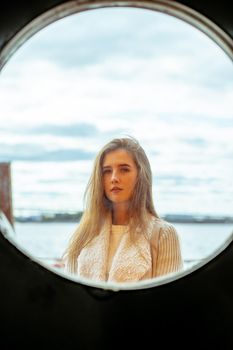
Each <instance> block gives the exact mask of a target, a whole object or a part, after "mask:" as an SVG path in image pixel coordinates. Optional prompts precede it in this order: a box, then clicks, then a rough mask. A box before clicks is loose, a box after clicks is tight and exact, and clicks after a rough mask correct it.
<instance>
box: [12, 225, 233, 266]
mask: <svg viewBox="0 0 233 350" xmlns="http://www.w3.org/2000/svg"><path fill="white" fill-rule="evenodd" d="M173 225H174V226H175V228H176V230H177V232H178V235H179V238H180V243H181V251H182V257H183V261H184V265H185V267H189V266H192V265H194V264H196V263H198V262H199V261H201V260H204V259H208V257H209V256H211V255H212V254H213V253H214V252H215V251H216V250H218V249H220V250H221V247H222V246H224V245H225V242H226V241H227V240H229V239H230V237H231V236H232V233H233V224H209V223H208V224H207V223H194V224H190V223H173ZM77 226H78V223H75V222H62V223H59V222H52V223H19V222H16V223H15V242H16V244H17V245H18V247H19V248H22V249H23V251H24V252H26V254H28V255H29V256H34V257H36V258H38V259H41V260H42V261H43V262H45V263H46V262H47V263H48V264H50V263H53V262H54V261H56V260H59V259H60V258H61V256H62V254H63V252H64V250H65V248H66V246H67V244H68V241H69V238H70V237H71V235H72V233H73V232H74V230H75V228H76V227H77Z"/></svg>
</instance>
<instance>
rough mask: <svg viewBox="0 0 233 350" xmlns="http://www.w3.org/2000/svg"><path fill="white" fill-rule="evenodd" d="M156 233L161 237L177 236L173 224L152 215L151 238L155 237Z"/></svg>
mask: <svg viewBox="0 0 233 350" xmlns="http://www.w3.org/2000/svg"><path fill="white" fill-rule="evenodd" d="M157 235H159V236H160V238H161V237H168V236H177V231H176V229H175V227H174V226H173V224H171V223H170V222H168V221H166V220H164V219H161V218H156V217H152V232H151V238H152V239H153V238H155V237H156V236H157Z"/></svg>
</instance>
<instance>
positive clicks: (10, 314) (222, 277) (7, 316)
mask: <svg viewBox="0 0 233 350" xmlns="http://www.w3.org/2000/svg"><path fill="white" fill-rule="evenodd" d="M63 2H64V1H52V0H49V1H48V0H47V1H46V0H44V1H35V2H32V1H17V2H14V5H12V3H11V2H10V1H9V2H8V1H5V2H4V1H3V2H1V4H0V50H1V48H2V47H3V46H4V45H5V44H6V43H7V41H8V40H9V39H10V38H12V37H13V36H14V35H15V33H16V32H17V31H18V30H20V29H21V28H23V26H24V25H26V24H27V23H29V22H30V21H31V20H32V19H33V18H35V17H36V16H38V15H39V14H42V13H43V12H44V11H46V10H47V9H49V8H52V7H53V6H55V5H57V4H60V3H63ZM93 2H94V1H93ZM129 2H130V1H129ZM180 3H183V4H185V5H187V6H190V7H191V8H193V9H195V10H197V11H199V12H200V13H202V14H204V15H205V16H207V17H208V18H209V19H211V20H212V21H213V22H214V23H216V24H218V25H219V26H220V27H221V28H222V29H223V30H224V31H225V32H226V33H228V34H230V35H231V36H233V7H232V6H233V5H232V2H230V1H226V0H224V1H223V0H222V1H217V2H214V3H213V2H212V1H203V0H199V1H180ZM232 274H233V243H231V244H230V245H229V246H228V247H227V248H226V249H225V250H224V251H223V252H222V253H221V254H219V255H218V256H217V257H216V258H214V259H213V260H212V261H211V262H209V263H208V264H206V265H204V266H203V267H202V268H200V269H198V270H196V271H194V272H192V273H191V274H189V275H187V276H185V277H183V278H180V279H178V280H176V281H173V282H170V283H168V284H164V285H161V286H157V287H153V288H149V289H143V290H134V291H130V290H129V291H124V290H121V291H119V292H111V291H105V290H102V289H98V288H93V287H88V286H85V285H81V284H78V283H74V282H72V281H70V280H68V279H64V278H62V277H61V276H59V275H58V274H55V273H53V272H51V271H49V270H47V269H46V268H44V267H42V266H41V265H38V264H37V263H35V262H34V261H32V260H30V258H28V257H27V256H25V255H24V254H22V253H21V252H20V251H19V250H18V249H17V248H16V247H15V246H13V245H12V244H11V243H10V242H9V241H8V240H7V239H6V238H5V237H4V235H2V234H0V315H1V316H0V317H1V328H0V335H1V336H0V349H1V350H5V349H10V350H12V349H18V348H21V347H22V348H23V349H35V348H40V349H71V348H74V349H119V348H125V347H126V346H125V344H126V343H127V342H129V344H130V345H129V346H128V347H129V348H133V347H136V348H143V349H149V348H150V349H162V348H163V349H173V348H177V349H211V350H212V349H221V350H225V349H229V350H232V349H233V333H232V325H233V279H232Z"/></svg>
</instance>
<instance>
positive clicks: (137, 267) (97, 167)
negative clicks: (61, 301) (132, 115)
mask: <svg viewBox="0 0 233 350" xmlns="http://www.w3.org/2000/svg"><path fill="white" fill-rule="evenodd" d="M85 199H86V208H85V210H84V212H83V215H82V218H81V221H80V223H79V225H78V228H77V230H76V231H75V232H74V234H73V236H72V237H71V240H70V243H69V245H68V247H67V249H66V251H65V253H64V261H65V265H66V268H67V270H68V271H69V272H71V273H74V274H77V275H79V276H82V277H85V278H89V279H92V280H96V281H114V282H129V281H140V280H144V279H149V278H153V277H157V276H161V275H165V274H168V273H171V272H176V271H179V270H180V269H181V268H182V258H181V250H180V243H179V237H178V234H177V232H176V230H175V228H174V227H173V226H172V225H171V224H170V223H168V222H165V221H164V220H162V219H161V218H159V216H158V214H157V213H156V211H155V208H154V204H153V199H152V173H151V167H150V163H149V160H148V158H147V156H146V154H145V151H144V150H143V148H142V147H141V146H140V144H139V143H138V141H137V140H135V139H134V138H131V137H126V138H119V139H118V138H117V139H113V140H112V141H110V142H109V143H107V144H106V145H105V146H104V147H103V148H102V149H101V150H100V152H99V153H98V155H97V157H96V159H95V163H94V168H93V172H92V175H91V177H90V180H89V182H88V186H87V189H86V192H85Z"/></svg>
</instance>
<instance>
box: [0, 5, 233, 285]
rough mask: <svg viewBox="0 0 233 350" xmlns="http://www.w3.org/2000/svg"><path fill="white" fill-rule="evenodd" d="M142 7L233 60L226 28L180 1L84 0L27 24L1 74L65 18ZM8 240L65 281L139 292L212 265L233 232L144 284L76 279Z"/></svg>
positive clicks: (4, 53) (9, 46)
mask: <svg viewBox="0 0 233 350" xmlns="http://www.w3.org/2000/svg"><path fill="white" fill-rule="evenodd" d="M113 7H118V8H119V7H120V8H124V7H125V8H138V9H147V10H152V11H156V12H161V13H164V14H167V15H170V16H173V17H176V18H178V19H180V20H182V21H184V22H186V23H188V24H190V25H192V26H193V27H195V28H196V29H197V30H199V31H202V32H203V33H204V34H206V35H207V36H208V37H209V38H210V39H211V40H213V41H214V42H215V43H216V44H217V45H218V46H219V47H220V48H221V49H222V50H223V51H224V52H225V53H226V55H227V56H229V58H230V59H231V60H232V61H233V39H232V38H231V36H229V35H228V34H227V33H226V32H225V31H224V30H223V29H222V28H220V27H219V26H218V25H217V24H216V23H214V22H213V21H211V20H210V19H208V18H207V17H205V16H204V15H202V14H201V13H199V12H197V11H195V10H194V9H193V8H191V7H188V6H186V5H183V4H181V3H179V2H177V1H172V0H150V1H148V0H141V1H135V0H131V1H126V0H120V1H114V0H99V1H95V0H86V1H85V0H84V1H80V2H78V1H66V2H64V3H62V4H60V5H55V6H54V7H52V8H51V9H50V10H47V11H45V12H43V13H42V14H40V15H39V16H37V17H36V18H34V19H33V20H31V21H30V22H29V23H28V24H27V25H25V26H24V27H23V28H22V29H21V30H19V31H18V32H17V33H16V34H15V35H14V36H13V37H12V38H11V39H10V40H9V41H8V42H7V43H6V44H5V45H4V46H3V48H2V50H1V51H0V72H1V70H2V68H3V67H4V66H5V65H6V63H7V62H8V61H9V60H10V58H11V56H12V55H13V54H14V53H15V52H16V51H17V50H18V49H19V48H20V47H21V46H22V45H23V44H24V43H25V42H26V41H27V40H28V39H30V38H31V37H32V36H33V35H34V34H36V33H37V32H39V31H40V30H42V29H43V28H45V27H47V26H48V25H50V24H52V23H53V22H56V21H57V20H59V19H62V18H64V17H67V16H70V15H73V14H76V13H79V12H84V11H88V10H96V9H102V8H113ZM5 238H7V239H8V241H9V242H10V243H11V244H13V245H14V246H16V248H18V249H19V250H20V251H21V252H22V253H23V254H24V255H26V256H30V259H32V260H34V261H35V262H36V263H38V264H39V265H41V266H44V267H45V268H46V269H48V270H51V271H52V272H53V273H57V274H59V275H60V276H62V277H64V278H65V279H69V280H72V281H73V282H77V283H81V284H84V285H87V286H89V287H94V288H98V289H103V290H112V291H119V290H137V289H147V288H151V287H156V286H160V285H163V284H168V283H170V282H172V281H175V280H178V279H180V278H182V277H184V276H186V275H189V274H191V273H192V272H193V271H196V270H198V269H200V268H201V267H202V266H204V265H206V264H208V263H209V262H210V261H211V260H213V259H214V258H215V257H217V256H218V255H219V254H220V253H221V252H222V251H224V250H225V248H227V246H228V245H229V244H230V243H231V242H232V241H233V233H232V234H231V235H230V236H229V237H228V239H227V240H226V241H225V242H224V243H223V244H222V245H221V246H220V247H218V248H217V249H216V250H215V251H214V252H213V253H212V254H211V255H210V256H209V257H208V258H207V259H205V261H204V262H202V261H201V262H199V263H198V264H195V265H194V266H193V267H191V268H189V269H187V270H184V271H181V272H176V273H172V274H169V275H165V276H161V277H157V278H153V279H151V280H145V281H140V282H130V283H114V282H111V283H109V282H98V281H90V280H89V279H85V278H80V277H75V276H72V275H69V274H67V273H65V272H63V271H59V270H57V269H56V268H52V267H50V266H48V265H47V264H44V263H43V262H42V261H41V260H40V259H38V258H36V257H34V256H32V255H30V254H29V253H28V252H27V251H26V250H24V249H23V248H22V247H18V246H17V245H16V242H15V241H14V239H13V238H12V237H11V236H9V235H8V234H6V235H5Z"/></svg>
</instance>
